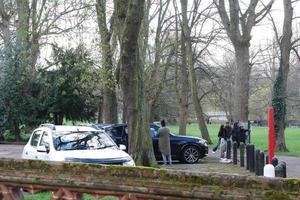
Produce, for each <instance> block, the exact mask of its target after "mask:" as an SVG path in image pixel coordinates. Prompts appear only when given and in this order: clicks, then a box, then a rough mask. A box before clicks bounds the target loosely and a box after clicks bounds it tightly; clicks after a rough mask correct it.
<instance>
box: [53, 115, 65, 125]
mask: <svg viewBox="0 0 300 200" xmlns="http://www.w3.org/2000/svg"><path fill="white" fill-rule="evenodd" d="M63 120H64V117H63V116H62V115H61V114H54V124H55V125H62V124H63Z"/></svg>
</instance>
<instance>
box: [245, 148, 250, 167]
mask: <svg viewBox="0 0 300 200" xmlns="http://www.w3.org/2000/svg"><path fill="white" fill-rule="evenodd" d="M249 147H250V145H249V144H247V145H246V169H247V170H249V169H250V167H249V166H250V164H249V158H250V155H249V151H250V150H249Z"/></svg>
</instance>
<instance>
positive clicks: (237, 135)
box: [232, 122, 241, 148]
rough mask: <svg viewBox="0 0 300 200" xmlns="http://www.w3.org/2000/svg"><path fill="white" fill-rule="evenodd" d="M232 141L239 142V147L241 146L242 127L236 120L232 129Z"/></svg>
mask: <svg viewBox="0 0 300 200" xmlns="http://www.w3.org/2000/svg"><path fill="white" fill-rule="evenodd" d="M232 141H233V142H236V143H237V147H238V148H239V146H240V141H241V128H240V126H239V122H234V124H233V129H232Z"/></svg>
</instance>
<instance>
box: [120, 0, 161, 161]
mask: <svg viewBox="0 0 300 200" xmlns="http://www.w3.org/2000/svg"><path fill="white" fill-rule="evenodd" d="M115 3H120V2H118V1H117V2H115ZM144 3H145V0H130V1H129V2H128V9H127V11H126V15H125V20H124V24H123V31H122V39H121V51H120V63H121V70H120V80H121V87H122V91H123V98H124V101H125V104H126V108H127V109H126V116H127V121H128V152H129V154H130V155H132V157H133V158H134V160H135V161H136V164H137V165H145V166H155V165H156V160H155V157H154V152H153V146H152V139H151V136H150V129H149V125H148V120H147V119H146V115H145V114H146V112H145V98H144V86H143V73H144V67H143V65H142V63H141V60H140V54H139V44H138V39H139V30H140V27H141V22H142V19H143V12H141V11H143V10H144ZM116 8H120V5H116ZM117 12H118V10H117ZM118 16H120V17H124V15H122V14H121V13H119V12H118Z"/></svg>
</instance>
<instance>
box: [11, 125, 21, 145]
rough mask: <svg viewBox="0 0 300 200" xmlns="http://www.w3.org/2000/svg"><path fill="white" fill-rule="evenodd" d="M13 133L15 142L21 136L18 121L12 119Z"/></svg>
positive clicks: (18, 140)
mask: <svg viewBox="0 0 300 200" xmlns="http://www.w3.org/2000/svg"><path fill="white" fill-rule="evenodd" d="M13 131H14V133H15V139H16V142H20V141H21V136H20V128H19V122H17V121H15V120H14V130H13Z"/></svg>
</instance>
